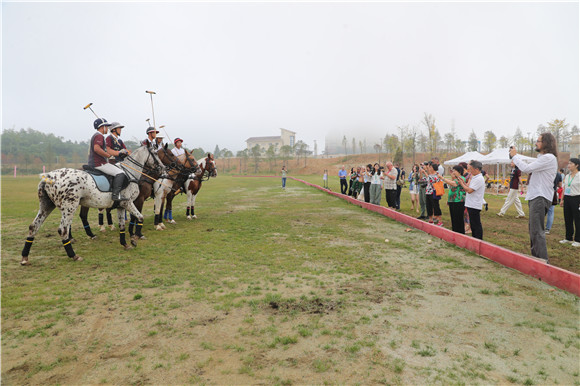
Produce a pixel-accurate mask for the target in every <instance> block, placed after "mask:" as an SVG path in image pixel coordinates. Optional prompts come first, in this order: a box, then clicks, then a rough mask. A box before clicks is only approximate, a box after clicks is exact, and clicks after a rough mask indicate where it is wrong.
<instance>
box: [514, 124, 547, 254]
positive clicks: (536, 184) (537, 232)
mask: <svg viewBox="0 0 580 386" xmlns="http://www.w3.org/2000/svg"><path fill="white" fill-rule="evenodd" d="M536 152H538V153H540V154H538V157H537V158H536V160H535V161H534V162H532V163H530V164H527V163H525V162H524V161H523V160H522V158H521V156H520V155H518V154H517V151H516V149H515V148H514V147H513V146H512V147H511V149H510V156H511V157H512V160H513V162H514V164H515V165H516V166H517V167H518V168H519V169H520V170H521V171H522V173H528V174H530V176H529V179H528V192H527V193H526V201H527V202H528V206H529V209H530V222H529V231H530V247H531V252H532V256H535V257H538V258H540V259H542V260H545V261H546V263H547V262H548V248H547V246H546V233H545V230H544V224H545V220H546V214H547V213H548V209H550V206H551V205H552V198H553V197H554V188H553V186H554V178H555V177H556V173H557V172H558V146H557V144H556V138H554V136H553V135H552V134H551V133H542V134H540V135H539V136H538V140H537V141H536Z"/></svg>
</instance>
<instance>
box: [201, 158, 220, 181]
mask: <svg viewBox="0 0 580 386" xmlns="http://www.w3.org/2000/svg"><path fill="white" fill-rule="evenodd" d="M199 166H200V168H201V176H202V177H203V176H204V175H206V174H207V178H208V179H209V177H217V167H216V165H215V160H214V158H213V154H211V153H207V157H205V158H204V159H202V160H201V163H200V164H199Z"/></svg>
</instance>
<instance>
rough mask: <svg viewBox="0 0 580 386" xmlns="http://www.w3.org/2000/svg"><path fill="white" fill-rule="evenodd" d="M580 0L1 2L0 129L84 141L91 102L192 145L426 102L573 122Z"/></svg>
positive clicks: (465, 114)
mask: <svg viewBox="0 0 580 386" xmlns="http://www.w3.org/2000/svg"><path fill="white" fill-rule="evenodd" d="M578 28H579V25H578V2H573V3H363V4H354V3H295V4H291V3H216V4H205V3H121V4H118V3H6V2H3V3H2V59H3V62H2V128H3V129H10V128H15V129H20V128H28V127H30V128H33V129H35V130H40V131H44V132H52V133H54V134H56V135H58V136H63V137H65V138H67V139H72V140H77V141H80V140H88V139H89V138H90V137H91V136H92V134H93V133H94V130H93V128H92V122H93V120H94V119H95V118H94V116H93V115H92V114H91V113H90V112H89V111H88V110H87V111H83V109H82V107H83V106H85V105H86V104H87V103H89V102H93V103H94V105H93V107H94V109H95V111H96V112H97V113H98V114H99V115H100V116H103V117H105V118H106V119H108V120H109V121H119V122H121V123H123V124H125V125H126V128H125V129H124V131H123V138H126V139H131V138H133V137H134V138H139V139H142V138H144V137H145V129H146V128H147V123H146V122H145V119H147V118H151V105H150V99H149V96H148V95H147V94H146V93H145V90H154V91H156V92H157V95H155V96H154V103H155V118H156V122H157V125H158V126H159V125H166V128H167V131H168V134H169V135H170V136H171V138H175V137H181V138H183V139H184V140H185V145H186V146H187V147H189V148H191V147H198V146H201V147H203V148H204V149H205V150H210V151H211V150H213V148H214V147H215V145H216V144H218V145H219V146H220V148H223V147H226V148H228V149H230V150H232V151H234V152H235V151H236V150H241V149H243V148H245V142H244V141H245V140H246V139H247V138H248V137H252V136H272V135H279V133H280V131H279V128H286V129H289V130H292V131H295V132H297V140H300V139H302V140H304V141H305V142H306V143H308V144H309V145H310V148H311V149H312V147H313V141H314V140H317V142H318V152H319V153H320V152H322V150H323V149H324V138H325V137H326V136H327V135H328V134H329V133H332V134H334V135H336V136H339V137H342V136H343V135H347V137H349V138H350V137H352V136H357V138H359V139H361V140H362V139H363V137H364V138H368V142H369V143H372V142H373V139H374V138H379V137H384V135H385V134H386V133H394V132H395V130H396V128H397V126H399V125H410V126H413V125H415V126H417V127H419V128H423V127H422V126H421V125H420V121H421V119H422V117H423V113H425V112H426V113H429V114H432V115H433V116H434V117H435V118H436V123H437V126H438V128H439V130H440V132H441V134H442V135H443V134H444V133H446V132H448V131H449V130H450V129H451V127H452V125H453V126H454V128H455V131H456V132H457V134H458V135H459V136H460V138H462V139H467V136H468V135H469V133H470V132H471V130H472V129H473V130H475V132H476V133H477V134H478V136H479V138H480V139H481V138H482V134H483V132H484V131H486V130H493V131H494V133H495V134H496V135H497V137H498V138H499V137H500V136H501V135H506V136H511V135H513V133H514V131H515V129H516V127H518V126H519V127H520V128H521V130H522V132H523V133H524V135H525V134H526V133H527V132H532V133H533V132H535V130H536V128H537V126H538V125H539V124H545V123H546V122H548V121H550V120H552V119H555V118H559V119H562V118H566V119H567V121H568V122H569V123H571V125H574V124H578V121H579V119H578V118H579V68H580V66H579V59H578V58H579V30H578Z"/></svg>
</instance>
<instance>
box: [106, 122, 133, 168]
mask: <svg viewBox="0 0 580 386" xmlns="http://www.w3.org/2000/svg"><path fill="white" fill-rule="evenodd" d="M123 127H125V126H123V125H121V124H120V123H119V122H113V123H111V128H110V129H109V130H110V131H111V134H109V136H108V137H107V141H106V144H107V148H109V149H113V150H115V151H121V150H123V149H125V150H127V153H128V154H129V155H131V150H128V149H127V146H125V143H124V142H123V140H122V139H121V138H120V137H121V129H122V128H123ZM122 160H123V159H122V158H121V157H120V156H118V155H117V156H115V158H113V159H110V160H109V163H111V164H113V165H115V164H116V163H117V162H121V161H122Z"/></svg>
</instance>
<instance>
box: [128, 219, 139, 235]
mask: <svg viewBox="0 0 580 386" xmlns="http://www.w3.org/2000/svg"><path fill="white" fill-rule="evenodd" d="M135 222H137V217H135V216H133V215H131V221H130V222H129V234H130V235H131V236H133V229H134V228H135Z"/></svg>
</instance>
